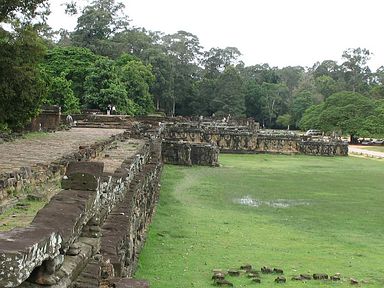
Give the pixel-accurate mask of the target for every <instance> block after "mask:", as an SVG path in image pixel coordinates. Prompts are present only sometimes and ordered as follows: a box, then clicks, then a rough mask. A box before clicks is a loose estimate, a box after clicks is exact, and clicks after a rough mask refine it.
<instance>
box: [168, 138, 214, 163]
mask: <svg viewBox="0 0 384 288" xmlns="http://www.w3.org/2000/svg"><path fill="white" fill-rule="evenodd" d="M161 155H162V159H163V162H164V163H167V164H175V165H186V166H191V165H203V166H218V163H219V160H218V157H219V148H218V147H217V146H216V145H212V144H208V143H191V142H183V141H163V143H162V152H161Z"/></svg>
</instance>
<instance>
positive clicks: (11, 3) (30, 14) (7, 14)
mask: <svg viewBox="0 0 384 288" xmlns="http://www.w3.org/2000/svg"><path fill="white" fill-rule="evenodd" d="M47 5H48V1H47V0H28V1H26V0H2V1H1V2H0V22H4V21H6V20H7V19H8V20H9V19H12V18H15V17H17V16H18V15H20V14H21V15H23V17H25V18H27V19H33V18H35V17H36V16H37V15H38V14H39V12H38V11H37V10H38V8H39V7H40V8H41V7H43V8H48V6H47Z"/></svg>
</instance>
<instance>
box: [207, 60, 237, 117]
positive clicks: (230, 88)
mask: <svg viewBox="0 0 384 288" xmlns="http://www.w3.org/2000/svg"><path fill="white" fill-rule="evenodd" d="M214 95H215V96H214V99H213V101H212V105H213V109H214V111H215V114H216V115H227V114H231V115H235V116H242V115H244V112H245V106H244V86H243V79H242V78H241V76H240V73H239V71H238V70H237V69H236V68H235V67H233V66H228V67H227V68H226V69H225V70H224V72H223V73H222V74H221V75H220V77H219V78H218V80H217V85H216V89H215V94H214Z"/></svg>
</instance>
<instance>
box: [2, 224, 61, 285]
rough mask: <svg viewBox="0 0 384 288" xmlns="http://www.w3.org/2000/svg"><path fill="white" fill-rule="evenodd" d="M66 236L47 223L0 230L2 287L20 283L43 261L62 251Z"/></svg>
mask: <svg viewBox="0 0 384 288" xmlns="http://www.w3.org/2000/svg"><path fill="white" fill-rule="evenodd" d="M61 243H62V238H61V236H60V234H59V233H56V232H51V231H50V229H48V228H45V227H43V226H42V227H36V226H32V227H28V228H23V229H14V230H12V231H10V232H7V233H2V234H0V247H1V248H0V287H16V286H18V285H19V284H21V283H22V282H23V281H25V280H26V279H27V278H28V277H29V276H30V274H31V272H32V271H33V269H34V268H35V267H37V266H40V265H41V264H42V263H43V261H45V260H47V259H53V258H54V257H56V256H58V255H59V254H60V248H61Z"/></svg>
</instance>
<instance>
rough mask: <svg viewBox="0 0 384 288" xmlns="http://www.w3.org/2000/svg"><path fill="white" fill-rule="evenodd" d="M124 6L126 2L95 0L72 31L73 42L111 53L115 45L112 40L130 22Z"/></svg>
mask: <svg viewBox="0 0 384 288" xmlns="http://www.w3.org/2000/svg"><path fill="white" fill-rule="evenodd" d="M124 7H125V6H124V4H122V3H115V0H94V1H93V2H92V3H91V5H88V6H86V7H85V8H84V9H83V11H82V14H81V15H80V17H79V18H78V19H77V26H76V28H75V31H74V32H73V33H72V40H73V43H74V44H75V45H76V46H80V47H85V48H88V49H90V50H91V51H93V52H94V53H96V54H100V55H104V56H109V55H111V54H112V51H113V50H114V47H113V42H112V41H110V40H111V39H112V37H114V36H115V34H116V33H118V32H121V31H123V30H125V29H126V28H127V26H128V24H129V20H128V17H127V16H126V15H125V14H124V12H123V9H124Z"/></svg>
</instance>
